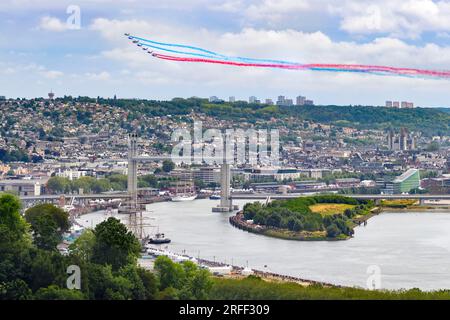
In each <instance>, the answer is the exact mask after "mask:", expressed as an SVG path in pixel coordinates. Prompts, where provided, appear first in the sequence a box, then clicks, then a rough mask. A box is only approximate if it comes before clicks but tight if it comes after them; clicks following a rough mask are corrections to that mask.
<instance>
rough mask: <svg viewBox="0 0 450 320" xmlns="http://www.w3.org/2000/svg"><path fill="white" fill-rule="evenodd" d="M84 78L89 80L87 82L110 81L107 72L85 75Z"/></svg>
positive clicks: (109, 75)
mask: <svg viewBox="0 0 450 320" xmlns="http://www.w3.org/2000/svg"><path fill="white" fill-rule="evenodd" d="M85 76H86V77H87V78H88V79H89V80H94V81H106V80H110V79H111V74H110V73H109V72H106V71H102V72H100V73H90V72H88V73H86V74H85Z"/></svg>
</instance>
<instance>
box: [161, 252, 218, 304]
mask: <svg viewBox="0 0 450 320" xmlns="http://www.w3.org/2000/svg"><path fill="white" fill-rule="evenodd" d="M154 268H155V271H156V273H157V275H158V277H159V281H160V290H161V292H160V294H159V299H170V300H173V299H183V300H188V299H206V298H207V297H208V294H209V291H210V289H211V287H212V282H211V279H210V274H209V272H208V271H207V270H203V269H199V268H198V267H197V265H196V264H194V263H193V262H191V261H185V262H183V263H181V264H180V263H174V262H173V261H172V260H170V259H169V258H168V257H164V256H160V257H158V258H157V259H156V261H155V266H154Z"/></svg>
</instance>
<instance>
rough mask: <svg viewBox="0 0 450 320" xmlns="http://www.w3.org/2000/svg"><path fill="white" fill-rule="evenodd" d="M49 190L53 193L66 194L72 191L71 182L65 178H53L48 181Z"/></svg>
mask: <svg viewBox="0 0 450 320" xmlns="http://www.w3.org/2000/svg"><path fill="white" fill-rule="evenodd" d="M47 188H48V189H50V190H51V191H52V192H53V193H64V192H69V191H70V180H69V179H67V178H63V177H51V178H50V179H48V181H47Z"/></svg>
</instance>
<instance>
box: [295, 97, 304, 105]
mask: <svg viewBox="0 0 450 320" xmlns="http://www.w3.org/2000/svg"><path fill="white" fill-rule="evenodd" d="M305 101H306V97H303V96H298V97H297V98H296V103H295V104H296V105H297V106H303V105H305Z"/></svg>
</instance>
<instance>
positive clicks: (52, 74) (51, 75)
mask: <svg viewBox="0 0 450 320" xmlns="http://www.w3.org/2000/svg"><path fill="white" fill-rule="evenodd" d="M41 74H42V75H43V76H44V77H45V78H47V79H56V78H59V77H62V76H64V73H63V72H61V71H56V70H44V71H41Z"/></svg>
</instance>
